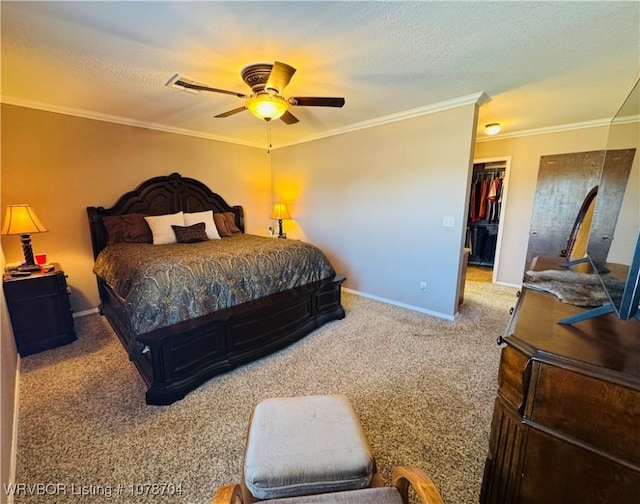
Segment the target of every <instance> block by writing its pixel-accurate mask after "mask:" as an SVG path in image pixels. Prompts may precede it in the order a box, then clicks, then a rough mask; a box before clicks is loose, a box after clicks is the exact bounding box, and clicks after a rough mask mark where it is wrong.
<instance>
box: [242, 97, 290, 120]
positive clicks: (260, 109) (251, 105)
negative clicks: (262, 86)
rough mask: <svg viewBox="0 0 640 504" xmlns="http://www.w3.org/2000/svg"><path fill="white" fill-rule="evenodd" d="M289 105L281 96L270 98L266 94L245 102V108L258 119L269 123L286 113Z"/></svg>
mask: <svg viewBox="0 0 640 504" xmlns="http://www.w3.org/2000/svg"><path fill="white" fill-rule="evenodd" d="M288 107H289V105H288V104H287V102H286V100H285V99H284V98H282V97H281V96H272V95H270V94H267V93H262V94H259V95H256V96H254V97H252V98H249V99H248V100H247V108H248V109H249V112H251V113H252V114H253V115H254V116H256V117H257V118H258V119H264V120H265V121H270V120H271V119H278V118H279V117H282V115H283V114H284V113H285V112H286V111H287V108H288Z"/></svg>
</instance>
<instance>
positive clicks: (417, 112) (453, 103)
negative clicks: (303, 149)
mask: <svg viewBox="0 0 640 504" xmlns="http://www.w3.org/2000/svg"><path fill="white" fill-rule="evenodd" d="M490 100H491V97H490V96H488V95H487V94H486V93H484V91H481V92H478V93H473V94H470V95H466V96H461V97H458V98H453V99H451V100H446V101H442V102H438V103H434V104H431V105H427V106H424V107H418V108H414V109H410V110H405V111H403V112H398V113H395V114H389V115H386V116H382V117H377V118H375V119H371V120H368V121H362V122H359V123H355V124H351V125H349V126H346V127H344V128H337V129H334V130H330V131H327V132H325V133H321V134H318V135H312V136H309V137H304V138H302V139H300V140H296V141H293V142H289V143H285V144H280V145H277V146H273V147H271V150H275V149H280V148H282V147H289V146H291V145H297V144H301V143H306V142H311V141H313V140H318V139H320V138H326V137H330V136H335V135H341V134H343V133H348V132H351V131H357V130H362V129H367V128H373V127H374V126H380V125H383V124H389V123H393V122H397V121H403V120H405V119H411V118H412V117H419V116H423V115H428V114H434V113H436V112H441V111H443V110H449V109H453V108H457V107H462V106H464V105H472V104H475V105H478V106H482V105H484V104H485V103H487V102H488V101H490ZM0 103H6V104H8V105H16V106H18V107H26V108H31V109H37V110H44V111H46V112H55V113H58V114H64V115H70V116H76V117H82V118H85V119H94V120H96V121H105V122H111V123H116V124H124V125H127V126H136V127H139V128H147V129H152V130H157V131H165V132H167V133H176V134H178V135H188V136H193V137H198V138H206V139H208V140H217V141H220V142H227V143H232V144H239V145H245V146H248V147H257V148H260V149H263V148H264V145H262V144H257V143H254V142H245V141H241V140H235V139H233V138H229V137H221V136H218V135H209V134H207V133H201V132H199V131H193V130H187V129H182V128H173V127H170V126H164V125H162V124H155V123H148V122H144V121H136V120H133V119H127V118H124V117H119V116H113V115H109V114H100V113H97V112H91V111H88V110H81V109H73V108H68V107H59V106H57V105H50V104H46V103H40V102H33V101H29V100H21V99H18V98H12V97H6V96H3V97H2V98H0Z"/></svg>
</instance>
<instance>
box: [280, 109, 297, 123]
mask: <svg viewBox="0 0 640 504" xmlns="http://www.w3.org/2000/svg"><path fill="white" fill-rule="evenodd" d="M280 120H281V121H282V122H283V123H285V124H295V123H297V122H300V120H299V119H298V118H297V117H296V116H294V115H293V114H292V113H291V112H289V111H288V110H287V111H286V112H285V113H284V114H282V116H280Z"/></svg>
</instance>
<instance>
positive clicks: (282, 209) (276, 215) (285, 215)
mask: <svg viewBox="0 0 640 504" xmlns="http://www.w3.org/2000/svg"><path fill="white" fill-rule="evenodd" d="M271 218H272V219H278V238H286V236H285V234H284V233H283V232H282V220H283V219H290V218H291V215H289V210H287V205H285V204H284V203H276V204H275V206H274V207H273V212H271Z"/></svg>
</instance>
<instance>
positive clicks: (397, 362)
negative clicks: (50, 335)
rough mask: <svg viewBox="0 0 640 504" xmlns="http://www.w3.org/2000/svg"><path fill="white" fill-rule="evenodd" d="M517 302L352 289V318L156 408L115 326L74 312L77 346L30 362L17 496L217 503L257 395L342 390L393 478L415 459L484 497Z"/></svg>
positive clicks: (464, 494) (474, 497)
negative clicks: (436, 302)
mask: <svg viewBox="0 0 640 504" xmlns="http://www.w3.org/2000/svg"><path fill="white" fill-rule="evenodd" d="M514 302H515V289H512V288H508V287H502V286H497V285H492V284H488V283H486V282H473V281H470V282H467V285H466V290H465V302H464V304H463V306H462V308H461V312H460V315H459V317H458V318H457V319H456V320H455V321H446V320H443V319H439V318H436V317H431V316H428V315H424V314H420V313H417V312H414V311H410V310H406V309H403V308H399V307H395V306H392V305H388V304H384V303H381V302H378V301H374V300H371V299H367V298H363V297H359V296H356V295H353V294H349V293H344V294H343V305H344V307H345V309H346V312H347V316H346V318H345V319H343V320H340V321H335V322H331V323H329V324H327V325H325V326H323V327H322V328H320V329H318V330H317V331H315V332H314V333H312V334H310V335H309V336H307V337H305V338H304V339H303V340H301V341H299V342H297V343H294V344H293V345H291V346H289V347H287V348H286V349H284V350H281V351H280V352H277V353H276V354H273V355H271V356H268V357H266V358H263V359H261V360H259V361H257V362H254V363H251V364H249V365H246V366H243V367H241V368H239V369H236V370H234V371H232V372H230V373H227V374H224V375H222V376H219V377H216V378H214V379H212V380H210V381H209V382H207V383H206V384H204V385H203V386H202V387H200V388H199V389H198V390H196V391H194V392H192V393H190V394H189V395H188V396H187V397H186V398H185V399H183V400H182V401H179V402H177V403H175V404H173V405H170V406H160V407H159V406H147V405H146V404H145V402H144V392H145V387H144V383H143V381H142V379H141V378H140V377H139V375H138V373H137V371H136V369H135V367H134V366H133V365H132V364H131V363H130V362H129V361H128V360H127V356H126V353H125V351H124V349H123V348H122V346H121V345H120V343H119V341H118V340H117V337H116V336H115V334H114V333H113V331H112V330H111V328H110V326H109V325H108V323H107V322H106V320H104V318H103V317H100V316H99V315H97V314H95V315H89V316H86V317H81V318H78V319H76V330H77V333H78V336H79V339H78V341H76V342H74V343H73V344H71V345H66V346H64V347H60V348H57V349H54V350H50V351H47V352H43V353H41V354H37V355H32V356H29V357H26V358H24V359H22V362H21V378H20V405H19V424H18V442H17V443H18V450H17V466H16V483H19V484H24V485H28V486H25V487H24V488H25V489H24V490H22V491H17V492H14V493H15V502H16V503H38V504H48V503H66V502H73V503H92V504H93V503H102V502H104V503H107V502H109V503H113V502H116V503H117V502H121V503H129V502H130V503H138V502H150V503H159V504H164V503H186V504H205V503H208V502H210V500H211V497H212V495H213V493H214V492H215V489H216V488H217V487H218V486H219V485H222V484H226V483H231V482H236V481H238V480H239V478H240V472H241V465H242V459H243V447H244V441H245V434H246V427H247V419H248V417H249V414H250V411H251V408H252V407H253V406H254V405H255V404H256V403H257V402H258V401H260V400H262V399H265V398H268V397H276V396H297V395H306V394H330V393H341V394H345V395H347V396H348V397H349V398H350V399H351V400H352V402H353V404H354V408H355V409H356V411H357V413H358V415H359V416H360V419H361V421H362V424H363V428H364V430H365V432H366V434H367V436H368V438H369V441H370V443H371V446H372V448H373V451H374V453H375V456H376V460H377V464H378V468H379V471H380V472H381V475H382V476H383V478H384V480H385V481H386V482H387V483H388V482H389V479H390V476H391V471H392V470H393V468H394V467H395V466H398V465H417V466H420V467H421V468H423V469H424V470H425V471H426V472H427V473H429V474H430V475H431V477H432V478H433V479H434V481H435V482H436V485H437V486H438V487H439V489H440V491H441V493H442V496H443V498H444V500H445V502H447V503H451V504H453V503H456V504H465V503H476V502H478V497H479V492H480V485H481V481H482V471H483V466H484V460H485V456H486V453H487V447H488V437H489V430H490V424H491V414H492V410H493V402H494V399H495V394H496V389H497V370H498V362H499V355H500V348H499V347H498V346H497V345H496V343H495V340H496V337H497V336H498V335H500V334H502V333H503V331H504V328H505V327H506V324H507V321H508V316H509V315H508V309H509V307H510V306H512V305H513V304H514ZM38 485H40V486H38ZM153 485H156V486H153ZM19 488H21V487H19Z"/></svg>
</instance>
